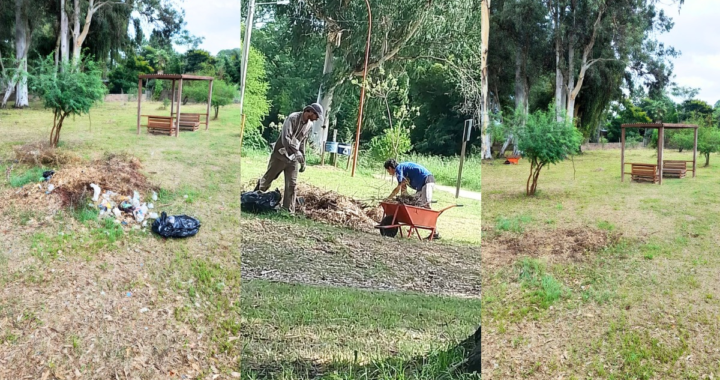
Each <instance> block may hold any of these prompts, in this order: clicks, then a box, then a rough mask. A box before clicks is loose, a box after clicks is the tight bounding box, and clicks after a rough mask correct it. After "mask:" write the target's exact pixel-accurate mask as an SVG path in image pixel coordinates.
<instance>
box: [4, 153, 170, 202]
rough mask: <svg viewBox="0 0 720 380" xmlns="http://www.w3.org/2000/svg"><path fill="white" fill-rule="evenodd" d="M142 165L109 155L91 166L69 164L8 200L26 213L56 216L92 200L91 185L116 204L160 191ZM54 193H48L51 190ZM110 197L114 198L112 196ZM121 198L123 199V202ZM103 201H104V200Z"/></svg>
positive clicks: (136, 161) (131, 160)
mask: <svg viewBox="0 0 720 380" xmlns="http://www.w3.org/2000/svg"><path fill="white" fill-rule="evenodd" d="M141 168H142V166H141V164H140V161H139V160H138V159H137V158H135V157H131V156H128V155H108V156H106V157H104V158H103V159H99V160H95V161H92V162H90V163H89V164H81V163H78V164H69V165H66V166H62V167H61V168H59V169H57V170H56V171H55V173H54V175H53V176H52V177H51V178H50V179H49V180H48V181H46V182H33V183H30V184H27V185H25V186H23V187H22V188H20V189H17V190H10V191H9V192H8V193H7V194H6V195H5V196H6V197H7V198H10V199H9V201H10V202H12V204H14V205H16V206H18V207H20V208H23V209H27V210H34V211H46V212H48V213H54V212H56V211H58V210H59V209H61V208H72V207H77V206H79V205H80V203H81V202H82V201H84V200H87V199H90V198H92V196H93V188H92V187H91V186H90V185H91V184H93V183H94V184H96V185H98V186H99V187H100V188H101V189H102V192H103V193H105V192H112V193H115V194H117V195H111V196H110V198H111V199H112V200H113V201H115V202H116V203H119V202H121V201H122V200H125V198H126V197H132V196H133V192H134V191H137V192H139V193H140V194H146V193H148V192H150V191H151V190H157V188H156V187H154V186H153V185H151V184H150V183H149V182H148V180H147V178H146V177H145V175H144V174H142V173H141V172H140V169H141ZM51 187H52V188H53V189H52V191H49V190H50V188H51ZM112 193H111V194H112ZM120 198H122V199H120ZM101 200H102V199H101Z"/></svg>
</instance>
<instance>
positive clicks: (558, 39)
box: [554, 6, 565, 121]
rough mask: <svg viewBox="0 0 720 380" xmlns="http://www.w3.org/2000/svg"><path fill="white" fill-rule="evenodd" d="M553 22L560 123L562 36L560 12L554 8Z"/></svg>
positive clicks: (556, 110) (557, 113)
mask: <svg viewBox="0 0 720 380" xmlns="http://www.w3.org/2000/svg"><path fill="white" fill-rule="evenodd" d="M554 13H555V15H554V21H555V114H556V116H557V120H558V121H562V109H563V105H564V104H565V99H564V97H563V93H564V91H563V88H564V87H565V78H564V77H563V73H562V35H561V34H560V32H561V29H560V10H559V8H558V7H557V6H556V7H555V10H554Z"/></svg>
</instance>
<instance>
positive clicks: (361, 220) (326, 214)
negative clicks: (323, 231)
mask: <svg viewBox="0 0 720 380" xmlns="http://www.w3.org/2000/svg"><path fill="white" fill-rule="evenodd" d="M296 194H297V197H298V198H300V199H302V202H301V204H299V205H298V207H296V210H297V211H298V212H299V213H302V214H303V215H305V216H306V217H308V218H310V219H312V220H315V221H318V222H323V223H328V224H333V225H339V226H343V227H348V228H352V229H356V230H360V231H372V230H374V226H375V225H377V223H378V222H379V220H380V217H381V216H382V208H380V207H379V206H378V205H369V204H366V203H364V202H362V201H359V200H357V199H354V198H350V197H346V196H344V195H341V194H339V193H337V192H335V191H332V190H323V189H321V188H319V187H316V186H312V185H308V184H299V185H298V187H297V189H296Z"/></svg>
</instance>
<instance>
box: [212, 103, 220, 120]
mask: <svg viewBox="0 0 720 380" xmlns="http://www.w3.org/2000/svg"><path fill="white" fill-rule="evenodd" d="M213 108H215V117H214V118H213V120H217V118H218V113H220V106H215V107H213Z"/></svg>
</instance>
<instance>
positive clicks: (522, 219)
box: [495, 215, 532, 233]
mask: <svg viewBox="0 0 720 380" xmlns="http://www.w3.org/2000/svg"><path fill="white" fill-rule="evenodd" d="M531 221H532V218H531V217H529V216H526V215H521V216H515V217H510V218H505V217H502V216H499V217H497V219H496V220H495V229H496V230H498V231H510V232H515V233H522V232H523V231H524V230H525V225H526V224H528V223H530V222H531Z"/></svg>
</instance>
